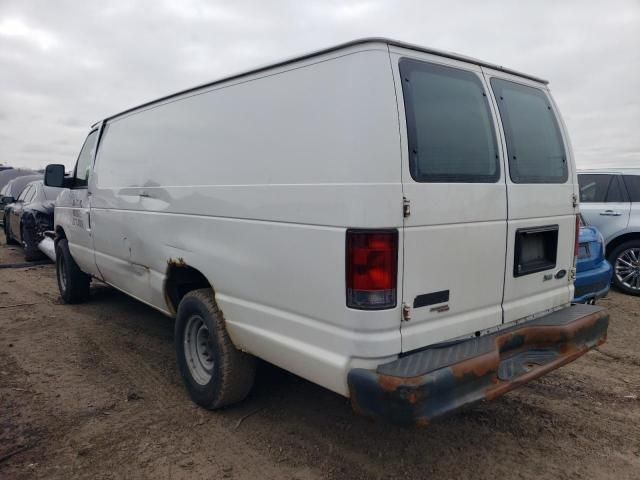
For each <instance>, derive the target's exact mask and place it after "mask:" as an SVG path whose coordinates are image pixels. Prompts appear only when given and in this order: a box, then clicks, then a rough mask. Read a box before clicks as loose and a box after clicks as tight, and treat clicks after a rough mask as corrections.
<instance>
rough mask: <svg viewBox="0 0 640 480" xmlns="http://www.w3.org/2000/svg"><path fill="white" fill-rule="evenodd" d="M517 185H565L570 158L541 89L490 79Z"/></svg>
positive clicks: (510, 167)
mask: <svg viewBox="0 0 640 480" xmlns="http://www.w3.org/2000/svg"><path fill="white" fill-rule="evenodd" d="M491 88H492V89H493V93H494V95H495V96H496V100H497V102H498V109H499V110H500V117H501V118H502V126H503V128H504V133H505V136H506V140H507V153H508V154H509V171H510V174H511V181H513V182H514V183H565V182H566V181H567V178H568V174H567V156H566V153H565V150H564V145H563V142H562V135H561V134H560V128H559V127H558V122H557V120H556V117H555V115H554V113H553V109H552V108H551V104H550V101H549V98H548V97H547V95H546V94H545V93H544V92H543V91H542V90H540V89H538V88H534V87H529V86H526V85H520V84H518V83H514V82H509V81H507V80H502V79H499V78H492V79H491Z"/></svg>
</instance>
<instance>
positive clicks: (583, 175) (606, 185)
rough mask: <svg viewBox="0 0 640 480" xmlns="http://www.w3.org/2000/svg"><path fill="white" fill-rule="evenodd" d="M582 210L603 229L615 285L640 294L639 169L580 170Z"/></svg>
mask: <svg viewBox="0 0 640 480" xmlns="http://www.w3.org/2000/svg"><path fill="white" fill-rule="evenodd" d="M578 181H579V183H580V210H581V212H582V215H583V216H584V218H585V219H586V221H587V223H589V224H590V225H593V226H595V227H596V228H598V230H600V232H601V233H602V235H603V237H604V241H605V244H606V254H607V259H608V260H609V262H610V263H611V264H612V265H613V268H614V273H613V283H614V284H615V285H616V286H617V287H618V288H619V289H620V290H622V291H623V292H625V293H629V294H631V295H640V168H620V169H614V168H612V169H598V170H581V171H579V172H578Z"/></svg>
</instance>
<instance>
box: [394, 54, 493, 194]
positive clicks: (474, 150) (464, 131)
mask: <svg viewBox="0 0 640 480" xmlns="http://www.w3.org/2000/svg"><path fill="white" fill-rule="evenodd" d="M399 65H400V75H401V77H402V92H403V96H404V107H405V111H406V117H407V134H408V141H409V155H410V171H411V176H412V177H413V179H414V180H416V181H417V182H452V183H453V182H456V183H479V182H485V183H493V182H496V181H497V180H498V179H499V178H500V167H499V163H498V162H499V158H498V148H497V142H496V135H495V130H494V126H493V121H492V116H491V110H490V108H489V103H488V101H487V95H486V93H485V91H484V87H483V85H482V82H481V80H480V78H479V77H478V76H477V75H476V74H474V73H473V72H469V71H465V70H459V69H457V68H451V67H445V66H441V65H434V64H431V63H426V62H420V61H417V60H410V59H406V58H403V59H401V60H400V64H399Z"/></svg>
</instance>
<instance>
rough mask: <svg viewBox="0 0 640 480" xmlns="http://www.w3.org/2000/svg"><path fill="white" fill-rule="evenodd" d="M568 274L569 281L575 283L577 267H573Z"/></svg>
mask: <svg viewBox="0 0 640 480" xmlns="http://www.w3.org/2000/svg"><path fill="white" fill-rule="evenodd" d="M567 276H568V277H569V283H573V282H574V281H575V279H576V267H571V268H570V269H569V275H567Z"/></svg>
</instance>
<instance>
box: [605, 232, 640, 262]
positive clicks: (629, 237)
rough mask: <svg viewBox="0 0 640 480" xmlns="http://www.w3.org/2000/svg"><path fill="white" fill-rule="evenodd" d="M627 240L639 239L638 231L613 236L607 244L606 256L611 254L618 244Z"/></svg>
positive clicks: (639, 233)
mask: <svg viewBox="0 0 640 480" xmlns="http://www.w3.org/2000/svg"><path fill="white" fill-rule="evenodd" d="M629 240H640V232H631V233H625V234H624V235H620V236H619V237H616V238H614V239H613V240H611V241H610V242H609V243H608V244H607V249H606V250H607V258H608V257H609V255H611V252H613V251H614V250H615V249H616V248H617V247H618V246H619V245H622V244H623V243H625V242H628V241H629Z"/></svg>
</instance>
